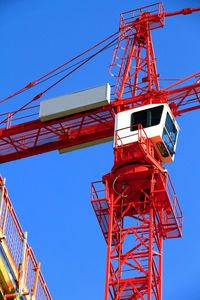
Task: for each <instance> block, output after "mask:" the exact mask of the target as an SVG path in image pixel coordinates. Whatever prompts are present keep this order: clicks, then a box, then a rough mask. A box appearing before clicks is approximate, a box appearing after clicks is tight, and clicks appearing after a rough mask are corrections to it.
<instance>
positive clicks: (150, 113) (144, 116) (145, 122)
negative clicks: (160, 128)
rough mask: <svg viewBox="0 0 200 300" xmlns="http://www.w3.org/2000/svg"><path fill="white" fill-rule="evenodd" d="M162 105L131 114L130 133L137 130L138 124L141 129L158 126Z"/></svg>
mask: <svg viewBox="0 0 200 300" xmlns="http://www.w3.org/2000/svg"><path fill="white" fill-rule="evenodd" d="M162 112H163V105H159V106H156V107H152V108H148V109H144V110H141V111H137V112H134V113H132V115H131V131H135V130H138V124H141V125H142V127H143V128H147V127H151V126H155V125H158V124H159V123H160V120H161V116H162Z"/></svg>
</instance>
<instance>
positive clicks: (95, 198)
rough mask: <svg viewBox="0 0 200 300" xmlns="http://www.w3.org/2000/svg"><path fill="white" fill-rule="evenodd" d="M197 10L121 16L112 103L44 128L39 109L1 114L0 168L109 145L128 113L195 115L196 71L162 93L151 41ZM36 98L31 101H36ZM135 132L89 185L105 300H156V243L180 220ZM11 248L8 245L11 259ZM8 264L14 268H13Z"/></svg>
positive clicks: (158, 8)
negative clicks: (154, 109)
mask: <svg viewBox="0 0 200 300" xmlns="http://www.w3.org/2000/svg"><path fill="white" fill-rule="evenodd" d="M196 11H200V8H186V9H182V10H180V11H176V12H172V13H166V12H165V11H164V8H163V5H162V4H161V3H157V4H154V5H150V6H146V7H142V8H140V9H136V10H131V11H128V12H125V13H123V14H121V17H120V26H119V37H118V43H117V46H116V48H115V51H114V55H113V60H112V62H111V65H110V72H111V73H112V75H114V76H116V85H115V88H114V94H113V99H112V102H111V104H110V105H108V106H106V107H102V108H98V109H94V110H90V111H87V112H83V113H79V114H75V115H71V116H67V117H62V118H58V119H55V120H51V121H46V122H42V121H41V120H39V119H34V116H35V113H33V111H32V110H34V109H35V110H36V111H37V110H38V105H37V104H36V105H35V106H32V107H29V108H27V107H26V105H25V106H23V107H22V109H19V110H17V111H14V112H11V113H9V114H8V117H6V119H4V118H5V115H4V114H2V115H1V116H0V117H1V118H3V121H1V122H0V125H1V129H0V163H4V162H8V161H12V160H16V159H20V158H24V157H29V156H32V155H36V154H40V153H44V152H47V151H52V150H56V149H58V150H59V149H63V148H69V150H70V149H73V148H74V147H76V146H77V145H79V146H80V147H81V146H83V145H84V144H87V143H89V142H92V141H96V142H98V141H101V140H105V139H111V138H113V135H114V133H113V132H114V119H115V115H116V114H117V113H118V112H120V111H124V110H127V109H130V108H133V107H138V106H144V105H146V104H154V103H168V104H169V106H170V108H171V110H172V112H173V114H174V116H175V117H176V116H179V115H181V114H182V113H185V112H189V111H191V110H195V109H199V108H200V80H199V77H200V72H197V73H195V74H192V75H191V76H188V77H186V78H184V79H182V80H180V81H178V82H176V83H174V84H172V85H170V86H168V87H167V88H165V89H162V90H161V89H160V86H159V74H158V72H157V68H156V58H155V54H154V49H153V42H152V37H151V30H154V29H157V28H160V27H163V26H164V22H165V18H166V17H170V16H175V15H178V14H183V15H187V14H190V13H192V12H196ZM49 74H51V72H50V73H49ZM44 77H45V76H44ZM44 77H41V78H44ZM37 82H38V81H37V80H36V81H33V82H32V83H30V84H29V85H27V86H26V87H25V89H26V88H27V87H28V88H29V87H32V86H34V85H35V84H36V83H37ZM58 82H59V81H58ZM188 82H189V85H187V84H188ZM185 84H186V85H185ZM54 85H55V84H53V85H52V86H54ZM49 89H50V88H48V89H47V90H49ZM22 90H23V89H22ZM47 90H46V91H47ZM20 92H21V90H20V91H18V92H17V93H15V94H14V95H17V94H18V93H20ZM41 95H43V93H41V94H39V95H37V96H36V97H34V98H33V100H34V101H37V100H38V99H40V97H41ZM11 97H12V95H11V96H10V97H8V98H7V99H9V98H11ZM3 101H4V99H3V100H2V101H1V102H3ZM31 102H32V101H30V103H31ZM30 109H31V112H30ZM25 120H26V122H25ZM137 132H138V133H137V134H138V138H137V142H135V143H133V144H131V145H129V146H126V145H124V144H123V141H121V144H120V146H118V143H115V145H114V166H113V169H112V170H111V172H110V173H108V174H106V175H105V176H103V180H102V182H97V183H95V184H92V205H93V208H94V210H95V213H96V216H97V219H98V221H99V224H100V227H101V230H102V232H103V235H104V238H105V240H106V243H107V266H106V284H105V300H109V299H112V300H137V299H141V300H144V299H148V300H153V299H156V300H161V299H162V243H163V239H166V238H177V237H180V236H181V234H182V219H183V216H182V212H181V209H180V206H179V203H178V200H177V196H176V193H175V191H174V188H173V185H172V183H171V181H170V178H169V175H168V172H167V171H166V169H165V168H164V167H163V165H162V164H161V162H160V160H159V158H158V156H157V155H156V153H155V151H154V146H153V144H152V143H151V141H150V140H149V139H148V137H147V135H146V133H145V130H144V129H143V128H142V126H141V125H140V124H139V125H138V131H137ZM117 139H118V132H116V133H115V141H116V140H117ZM1 184H2V183H1ZM5 203H10V202H9V201H8V200H7V202H5ZM5 205H7V204H5ZM5 207H6V210H5V209H4V210H3V212H1V213H2V216H3V219H2V216H1V223H0V224H2V220H4V222H5V220H6V216H7V215H6V211H7V209H8V208H9V207H10V204H9V205H7V206H5ZM11 211H12V210H11ZM12 219H13V222H14V224H15V225H16V230H17V231H16V232H17V235H18V237H17V239H18V240H19V241H20V242H19V243H21V241H22V240H23V232H22V231H21V228H20V226H19V223H18V221H17V219H16V216H15V214H12ZM4 229H5V228H4V227H2V232H4V231H3V230H4ZM20 247H21V246H20ZM14 248H15V245H12V243H11V248H10V250H9V251H10V252H11V255H12V249H14ZM20 249H21V248H20ZM27 251H28V252H27V254H26V259H28V260H29V261H30V263H32V265H34V268H35V269H34V270H35V271H36V270H39V269H38V266H37V263H36V260H35V259H34V256H33V255H32V254H31V253H32V252H31V250H30V248H29V246H27ZM13 255H15V254H13ZM17 257H18V256H17ZM17 259H18V258H17ZM13 260H15V257H13ZM13 263H14V264H15V263H16V267H17V266H18V263H19V262H18V261H17V262H16V261H13ZM26 263H27V261H26ZM27 267H28V266H27ZM27 270H28V269H27ZM31 270H33V268H31ZM28 272H29V271H27V273H26V274H25V275H26V276H27V277H26V278H29V275H28V274H29V273H28ZM36 277H37V278H39V282H40V283H41V286H42V288H43V291H42V293H44V297H42V296H38V299H43V298H44V299H51V297H50V295H49V292H48V290H47V289H46V285H45V282H44V280H43V277H42V275H41V273H40V272H39V271H37V272H36ZM37 280H38V279H37ZM31 282H33V281H31ZM29 286H30V287H31V288H30V287H29ZM27 288H28V289H30V292H32V293H33V292H34V294H33V295H32V296H33V298H34V297H36V298H37V296H36V294H35V293H36V289H35V284H34V286H33V287H32V285H31V284H29V283H28V282H27Z"/></svg>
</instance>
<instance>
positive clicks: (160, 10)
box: [120, 2, 164, 29]
mask: <svg viewBox="0 0 200 300" xmlns="http://www.w3.org/2000/svg"><path fill="white" fill-rule="evenodd" d="M145 14H146V15H147V16H148V17H149V15H152V16H154V15H157V16H158V17H159V18H155V20H154V19H153V18H148V19H147V20H148V22H149V23H150V29H156V28H159V27H161V26H163V25H164V6H163V4H162V3H161V2H158V3H155V4H151V5H148V6H143V7H141V8H138V9H134V10H129V11H127V12H124V13H122V14H121V15H120V29H124V28H127V27H128V26H129V27H130V26H131V25H134V21H137V25H138V24H139V22H138V19H139V18H140V17H141V16H143V18H144V15H145ZM144 20H145V19H141V22H144Z"/></svg>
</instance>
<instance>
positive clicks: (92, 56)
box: [0, 32, 118, 124]
mask: <svg viewBox="0 0 200 300" xmlns="http://www.w3.org/2000/svg"><path fill="white" fill-rule="evenodd" d="M116 34H118V32H116V33H114V34H112V35H111V36H109V37H108V38H106V39H104V40H103V41H102V42H99V43H98V44H96V45H95V46H93V47H91V48H89V49H88V50H86V51H84V52H82V53H81V54H80V55H78V56H76V57H75V58H74V59H71V60H70V61H69V62H71V61H73V60H75V59H76V58H78V57H80V56H82V55H83V54H85V53H86V52H89V51H91V50H92V49H94V48H96V47H97V46H99V45H100V44H102V43H104V42H105V41H107V40H109V39H110V38H111V37H114V36H115V35H116ZM117 40H118V36H117V37H115V38H114V39H113V40H111V41H110V42H109V43H108V44H106V45H105V46H103V47H102V48H101V49H99V50H98V51H97V52H95V53H93V54H92V55H90V56H89V57H87V58H85V59H83V60H81V61H80V62H78V63H76V64H74V65H75V66H76V67H75V68H74V69H72V70H71V71H70V72H68V73H67V74H66V75H64V76H63V77H61V78H60V79H59V80H57V81H56V82H54V83H53V84H52V85H50V86H49V87H47V88H46V89H45V90H44V91H42V92H41V93H39V94H37V95H36V96H34V97H33V98H32V99H31V100H30V101H28V102H27V103H25V104H24V105H23V106H22V107H20V108H19V109H18V110H16V111H14V112H12V117H13V116H14V115H15V114H17V113H18V112H20V111H22V110H24V109H25V108H26V107H27V106H28V105H29V104H31V103H32V102H34V101H35V100H38V99H39V98H41V97H42V96H43V95H44V94H45V93H46V92H47V91H49V90H50V89H52V88H53V87H54V86H56V85H57V84H58V83H60V82H61V81H63V80H64V79H65V78H66V77H68V76H69V75H71V74H72V73H74V72H75V71H76V70H78V69H79V68H80V67H82V66H83V65H85V64H86V63H87V62H88V61H90V60H91V59H92V58H94V57H95V56H97V55H98V54H99V53H101V52H103V51H104V50H106V49H108V48H110V47H111V46H113V45H114V44H115V43H116V41H117ZM69 62H66V63H64V64H62V65H61V66H60V67H57V68H56V69H54V70H53V71H51V72H49V73H47V74H48V76H49V75H50V74H53V73H54V72H55V71H56V70H58V69H60V68H62V67H63V66H64V65H67V64H68V63H69ZM74 65H73V66H74ZM69 68H72V66H70V67H68V68H67V69H69ZM61 72H64V70H62V71H60V72H58V73H56V74H54V75H51V76H50V77H49V78H48V77H47V74H46V75H44V76H42V77H40V78H39V79H37V80H35V81H32V83H29V84H28V85H26V86H25V87H24V88H23V89H21V90H19V91H18V92H16V93H14V94H12V95H10V96H8V97H6V98H4V99H2V100H0V103H2V102H4V101H6V100H8V99H10V98H13V97H15V96H16V95H18V94H20V93H22V92H24V91H25V90H27V89H30V88H32V87H33V86H35V85H36V84H39V82H40V81H41V80H45V81H46V80H48V79H50V78H52V77H54V76H56V75H57V74H60V73H61ZM46 77H47V78H46ZM45 78H46V79H45ZM6 121H7V118H6V119H4V120H3V121H1V122H0V124H2V123H5V122H6Z"/></svg>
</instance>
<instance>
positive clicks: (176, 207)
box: [166, 173, 183, 234]
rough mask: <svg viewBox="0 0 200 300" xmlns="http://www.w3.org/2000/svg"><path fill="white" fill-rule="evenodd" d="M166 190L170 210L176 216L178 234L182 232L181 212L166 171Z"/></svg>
mask: <svg viewBox="0 0 200 300" xmlns="http://www.w3.org/2000/svg"><path fill="white" fill-rule="evenodd" d="M166 192H167V195H168V197H169V200H170V203H171V207H172V211H173V213H174V216H175V218H176V222H177V225H178V228H179V231H180V234H181V233H182V228H183V213H182V210H181V207H180V204H179V202H178V198H177V195H176V192H175V189H174V186H173V184H172V182H171V179H170V177H169V174H168V173H166Z"/></svg>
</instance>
